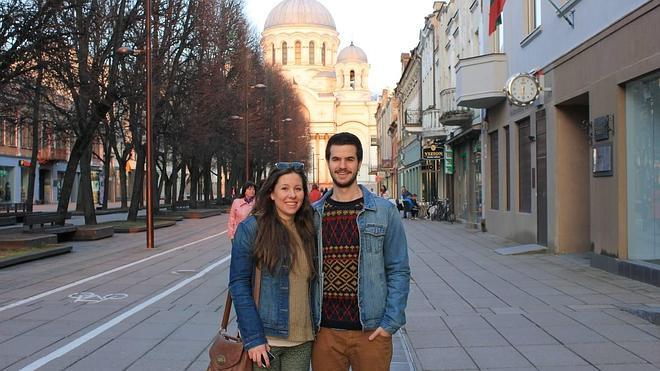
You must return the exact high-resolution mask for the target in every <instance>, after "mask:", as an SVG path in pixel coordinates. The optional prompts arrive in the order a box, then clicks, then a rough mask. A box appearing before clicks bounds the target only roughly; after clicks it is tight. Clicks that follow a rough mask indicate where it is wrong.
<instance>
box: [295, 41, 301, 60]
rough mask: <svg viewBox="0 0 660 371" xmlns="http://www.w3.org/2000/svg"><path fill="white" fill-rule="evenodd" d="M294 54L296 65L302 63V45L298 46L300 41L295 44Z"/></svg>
mask: <svg viewBox="0 0 660 371" xmlns="http://www.w3.org/2000/svg"><path fill="white" fill-rule="evenodd" d="M295 53H296V54H295V58H296V64H300V63H301V62H302V44H300V41H296V43H295Z"/></svg>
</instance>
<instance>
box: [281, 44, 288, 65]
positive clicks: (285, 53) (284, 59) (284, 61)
mask: <svg viewBox="0 0 660 371" xmlns="http://www.w3.org/2000/svg"><path fill="white" fill-rule="evenodd" d="M287 59H289V56H288V50H287V45H286V41H284V42H282V65H286V64H287V62H288V61H287Z"/></svg>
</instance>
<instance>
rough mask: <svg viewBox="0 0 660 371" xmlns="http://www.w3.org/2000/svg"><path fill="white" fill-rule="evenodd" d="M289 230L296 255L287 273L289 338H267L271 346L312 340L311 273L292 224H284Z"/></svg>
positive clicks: (290, 344)
mask: <svg viewBox="0 0 660 371" xmlns="http://www.w3.org/2000/svg"><path fill="white" fill-rule="evenodd" d="M284 225H285V226H286V227H287V229H288V230H289V236H290V237H291V243H292V245H293V247H294V251H295V254H296V259H295V264H294V265H293V266H292V267H291V271H290V272H289V337H288V338H286V339H285V338H279V337H272V336H268V337H267V339H268V344H270V345H272V346H289V347H290V346H296V345H299V344H302V343H304V342H307V341H311V340H314V331H313V330H312V314H311V308H310V307H309V294H310V293H309V280H310V278H311V271H310V270H309V263H308V262H307V256H306V255H305V253H304V252H303V243H302V240H301V239H300V236H299V235H298V232H297V231H296V229H295V225H294V224H292V223H291V224H289V223H285V224H284Z"/></svg>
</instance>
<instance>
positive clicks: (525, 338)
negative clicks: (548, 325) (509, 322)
mask: <svg viewBox="0 0 660 371" xmlns="http://www.w3.org/2000/svg"><path fill="white" fill-rule="evenodd" d="M498 331H499V332H500V333H501V334H502V336H504V337H505V338H506V339H507V340H508V341H509V342H510V343H511V344H512V345H551V344H558V343H557V340H555V339H554V338H553V337H552V336H550V335H548V334H547V333H546V332H545V331H543V330H541V329H540V328H538V327H529V326H527V327H504V328H499V329H498Z"/></svg>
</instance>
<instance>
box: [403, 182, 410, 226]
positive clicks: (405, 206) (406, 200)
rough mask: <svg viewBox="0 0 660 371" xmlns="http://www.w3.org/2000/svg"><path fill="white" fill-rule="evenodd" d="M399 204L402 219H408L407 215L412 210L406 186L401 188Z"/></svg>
mask: <svg viewBox="0 0 660 371" xmlns="http://www.w3.org/2000/svg"><path fill="white" fill-rule="evenodd" d="M401 202H402V204H403V219H408V213H410V211H411V209H412V194H411V193H410V191H408V189H406V186H403V187H401Z"/></svg>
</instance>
